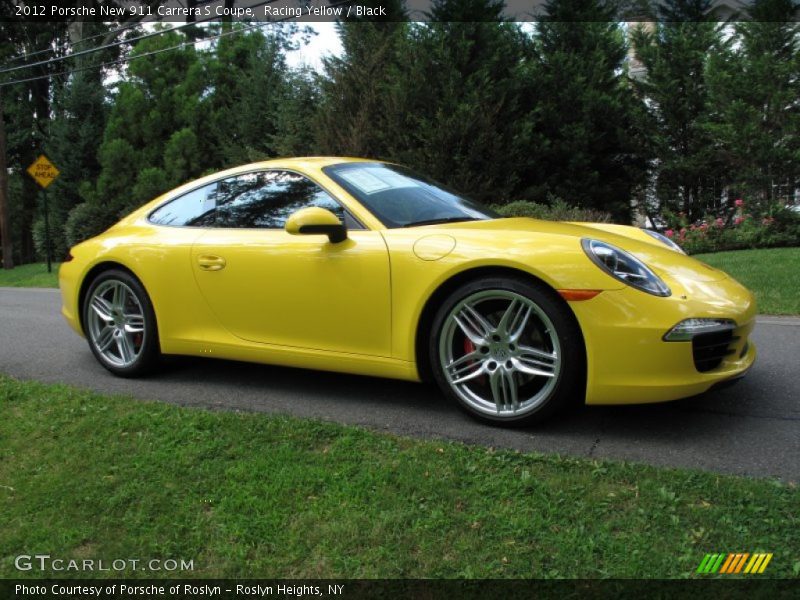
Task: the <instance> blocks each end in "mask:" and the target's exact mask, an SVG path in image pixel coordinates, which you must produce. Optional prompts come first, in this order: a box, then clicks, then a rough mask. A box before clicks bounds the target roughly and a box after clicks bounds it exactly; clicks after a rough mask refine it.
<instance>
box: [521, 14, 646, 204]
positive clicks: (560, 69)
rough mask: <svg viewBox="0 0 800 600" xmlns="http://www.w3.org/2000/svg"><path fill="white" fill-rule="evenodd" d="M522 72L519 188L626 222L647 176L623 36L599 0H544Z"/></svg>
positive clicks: (641, 135)
mask: <svg viewBox="0 0 800 600" xmlns="http://www.w3.org/2000/svg"><path fill="white" fill-rule="evenodd" d="M545 8H546V14H545V16H544V17H543V19H542V21H541V23H540V24H539V27H538V29H537V35H536V38H535V57H534V60H533V61H532V62H531V65H530V69H529V74H528V77H529V81H528V95H527V108H528V111H529V112H528V118H529V119H530V121H531V123H532V129H533V139H532V143H531V148H530V150H531V151H530V157H531V163H530V166H529V168H528V169H527V170H526V173H527V174H528V178H527V181H526V184H527V185H528V186H529V187H530V189H531V193H532V195H533V196H534V197H535V198H542V199H544V198H546V197H548V196H550V197H553V196H555V197H558V198H563V199H564V200H566V201H567V202H569V203H572V204H577V205H579V206H581V207H585V208H595V209H601V210H607V211H609V212H611V213H612V214H613V215H614V216H615V217H616V218H617V219H621V220H626V219H628V218H629V216H630V215H629V213H630V206H631V200H632V197H633V195H634V193H635V190H636V188H637V187H638V186H640V185H641V184H642V183H643V182H644V180H645V175H646V169H647V163H646V160H645V159H646V156H645V154H646V144H645V140H644V136H643V133H642V130H641V128H640V127H639V124H640V119H639V118H637V113H638V112H640V111H642V110H643V105H642V103H641V102H640V101H638V100H637V99H636V97H635V95H634V94H633V92H632V89H631V85H630V82H629V80H628V78H627V76H626V73H625V70H624V69H623V64H624V61H625V57H626V54H627V47H626V44H625V37H624V33H623V31H622V29H621V27H620V25H619V24H618V23H617V22H616V20H615V18H614V17H615V15H614V10H613V8H612V7H611V6H610V5H609V4H607V3H605V2H602V1H601V0H550V1H549V2H547V3H546V5H545Z"/></svg>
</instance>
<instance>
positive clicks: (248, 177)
mask: <svg viewBox="0 0 800 600" xmlns="http://www.w3.org/2000/svg"><path fill="white" fill-rule="evenodd" d="M214 200H215V202H216V212H215V220H214V226H215V227H247V228H266V229H281V228H283V226H284V225H285V223H286V219H288V218H289V215H291V214H292V213H293V212H295V211H296V210H299V209H301V208H305V207H308V206H319V207H321V208H327V209H328V210H329V211H331V212H332V213H333V214H335V215H336V216H337V217H339V219H342V220H343V219H344V218H345V211H344V208H343V207H342V205H341V204H339V203H338V202H337V201H336V200H334V199H333V198H331V197H330V196H329V195H328V193H327V192H326V191H325V190H323V189H322V188H321V187H319V186H318V185H317V184H316V183H314V182H313V181H310V180H309V179H306V178H305V177H303V176H302V175H298V174H297V173H291V172H288V171H259V172H254V173H246V174H244V175H238V176H236V177H231V178H229V179H225V180H223V181H220V182H219V183H218V184H217V189H216V192H215V194H214Z"/></svg>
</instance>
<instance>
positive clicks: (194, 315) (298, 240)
mask: <svg viewBox="0 0 800 600" xmlns="http://www.w3.org/2000/svg"><path fill="white" fill-rule="evenodd" d="M59 278H60V286H61V294H62V299H63V310H62V312H63V314H64V316H65V317H66V319H67V321H68V322H69V324H70V325H71V326H72V327H73V328H74V329H75V331H77V332H78V333H79V334H81V335H83V336H85V337H86V338H87V340H88V342H89V348H90V349H91V351H92V352H93V353H94V355H95V357H96V358H97V360H98V361H99V362H100V364H101V365H103V366H104V367H105V368H106V369H108V370H109V371H111V372H112V373H114V374H116V375H121V376H125V377H129V376H135V375H141V374H144V373H146V372H147V371H149V370H150V369H151V368H152V367H153V366H154V365H155V364H156V363H157V362H158V358H159V357H160V356H161V355H162V354H183V355H195V356H204V357H218V358H225V359H233V360H241V361H251V362H257V363H270V364H276V365H286V366H290V367H304V368H310V369H325V370H330V371H342V372H348V373H357V374H363V375H374V376H380V377H391V378H397V379H406V380H412V381H419V380H424V381H435V382H436V383H437V384H438V385H439V386H440V387H441V389H442V391H443V392H444V393H445V394H446V395H448V396H450V397H452V398H453V399H454V400H456V402H457V403H458V404H459V406H461V407H462V408H463V409H464V410H466V411H467V412H468V413H469V414H471V415H473V416H475V417H478V418H481V419H483V420H486V421H491V422H495V423H502V424H523V423H531V422H533V421H535V420H539V419H541V418H543V417H545V416H547V415H550V414H552V413H553V412H554V411H555V410H557V409H559V408H560V407H563V406H565V405H567V404H569V403H570V401H571V399H579V400H580V401H582V402H585V403H587V404H628V403H640V402H660V401H665V400H673V399H677V398H683V397H687V396H692V395H695V394H699V393H701V392H704V391H706V390H708V389H709V388H711V387H712V386H714V385H715V384H719V383H723V382H728V381H730V380H733V379H736V378H738V377H740V376H742V375H743V374H744V373H745V372H746V371H747V369H748V368H749V367H750V366H751V365H752V364H753V361H754V360H755V356H756V349H755V347H754V346H753V344H752V343H751V342H749V341H748V335H749V334H750V332H751V331H752V329H753V326H754V323H755V313H756V307H755V302H754V300H753V296H752V295H751V293H750V292H749V291H748V290H747V289H745V288H744V287H742V286H741V285H740V284H739V283H737V282H736V281H734V280H733V279H731V278H730V277H729V276H728V275H726V274H725V273H723V272H721V271H718V270H716V269H713V268H711V267H709V266H708V265H705V264H703V263H701V262H698V261H696V260H694V259H692V258H689V257H688V256H685V255H684V254H683V252H682V251H681V249H680V248H679V247H677V246H676V245H675V244H674V243H672V242H671V241H670V240H669V239H668V238H666V237H664V236H662V235H660V234H658V233H656V232H653V231H647V230H641V229H637V228H634V227H628V226H623V225H609V224H597V223H554V222H547V221H538V220H535V219H527V218H500V217H499V216H498V215H496V214H494V213H493V212H492V211H490V210H488V209H487V208H485V207H483V206H481V205H479V204H477V203H475V202H472V201H470V200H468V199H467V198H465V197H464V196H462V195H460V194H458V193H456V192H453V191H452V190H449V189H446V188H444V187H442V186H441V185H438V184H436V183H434V182H432V181H430V180H429V179H428V178H426V177H424V176H422V175H419V174H417V173H414V172H412V171H410V170H408V169H406V168H404V167H401V166H398V165H394V164H389V163H384V162H378V161H373V160H361V159H352V158H295V159H286V160H274V161H267V162H260V163H256V164H251V165H245V166H242V167H237V168H235V169H230V170H227V171H223V172H220V173H217V174H215V175H211V176H208V177H204V178H202V179H198V180H196V181H192V182H190V183H187V184H185V185H183V186H181V187H179V188H177V189H175V190H173V191H171V192H168V193H167V194H164V195H163V196H160V197H159V198H156V199H155V200H153V201H152V202H150V203H149V204H146V205H145V206H143V207H141V208H140V209H138V210H136V211H135V212H133V213H132V214H130V215H128V216H127V217H125V218H123V219H122V220H121V221H120V222H119V223H117V224H116V225H114V226H113V227H111V228H110V229H108V230H107V231H106V232H104V233H102V234H101V235H99V236H97V237H95V238H93V239H90V240H88V241H85V242H83V243H81V244H78V245H77V246H75V247H74V248H72V249H71V251H70V255H69V257H67V260H66V262H64V264H63V265H62V266H61V271H60V275H59Z"/></svg>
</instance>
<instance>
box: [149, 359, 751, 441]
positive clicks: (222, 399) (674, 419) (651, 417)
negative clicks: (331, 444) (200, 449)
mask: <svg viewBox="0 0 800 600" xmlns="http://www.w3.org/2000/svg"><path fill="white" fill-rule="evenodd" d="M155 378H156V379H158V380H159V381H160V382H161V383H169V384H171V385H170V387H172V385H175V386H179V387H181V388H187V387H188V388H196V389H197V393H194V394H193V395H192V400H191V401H190V402H181V403H182V404H186V403H188V404H193V405H197V406H205V407H209V408H214V409H220V410H226V409H233V410H247V411H255V412H275V413H288V414H294V415H297V416H304V417H309V416H310V417H316V418H322V419H326V420H333V421H341V422H345V423H357V424H363V425H367V426H377V427H379V428H389V427H391V428H392V429H394V430H399V431H401V432H409V433H420V434H426V433H434V434H435V433H438V434H440V435H441V436H442V437H449V438H457V439H462V440H464V441H469V440H471V439H475V440H476V441H483V442H486V441H487V440H488V441H491V440H510V439H512V438H513V437H514V436H533V437H537V438H540V439H549V440H553V441H555V440H557V439H559V438H564V439H565V440H566V439H570V440H571V442H573V443H575V444H577V445H586V446H587V447H589V445H590V444H592V443H595V442H596V441H597V440H599V439H601V438H614V439H616V440H619V441H623V440H627V441H628V442H634V443H635V442H636V441H637V440H640V439H644V438H648V439H649V440H650V441H651V442H658V441H659V440H662V441H664V442H667V441H669V442H670V443H675V442H679V441H681V440H687V441H688V440H692V439H694V438H696V437H698V436H703V437H704V438H706V439H708V440H713V439H715V438H717V437H724V438H726V439H727V438H730V436H731V435H734V434H735V431H736V430H737V429H738V427H736V426H735V423H734V426H732V425H731V419H732V417H735V416H736V415H735V414H733V413H730V412H729V410H730V405H731V404H732V400H731V395H730V394H731V392H728V391H727V390H724V391H720V392H710V393H707V394H705V395H702V396H698V397H694V398H690V399H686V400H680V401H675V402H668V403H661V404H646V405H629V406H590V407H586V406H583V407H575V408H572V409H570V410H568V411H566V412H565V413H562V414H559V415H558V416H556V417H554V418H552V419H549V420H547V421H545V422H544V423H541V424H538V425H535V426H528V427H523V428H517V429H505V430H500V429H499V428H497V427H491V426H489V425H486V424H482V423H479V422H477V421H475V420H474V419H471V418H469V417H468V416H467V415H465V414H464V413H463V412H462V411H460V410H458V408H457V407H456V406H455V404H454V403H452V402H451V401H450V400H448V399H446V398H445V397H444V396H442V394H441V393H440V392H439V391H438V389H437V388H436V387H435V386H434V385H431V384H419V383H413V382H405V381H396V380H388V379H381V378H375V377H365V376H358V375H348V374H340V373H330V372H321V371H310V370H305V369H293V368H286V367H276V366H270V365H260V364H250V363H242V362H235V361H226V360H214V359H198V358H185V357H176V358H171V359H169V361H168V363H167V365H166V366H165V368H164V369H163V370H162V371H161V372H160V373H159V374H158V375H156V376H155ZM730 389H734V388H730ZM740 420H741V419H740ZM490 430H491V431H493V432H494V433H487V432H488V431H490ZM501 432H502V433H501Z"/></svg>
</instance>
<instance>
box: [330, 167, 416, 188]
mask: <svg viewBox="0 0 800 600" xmlns="http://www.w3.org/2000/svg"><path fill="white" fill-rule="evenodd" d="M339 176H340V177H341V178H342V179H344V180H345V181H347V182H348V183H350V184H351V185H354V186H355V187H357V188H358V189H359V190H360V191H361V192H363V193H364V194H374V193H376V192H382V191H384V190H388V189H397V188H403V187H414V186H415V185H416V184H415V183H414V181H413V180H411V179H409V178H408V177H403V176H402V175H400V174H398V173H395V172H393V171H390V170H389V169H380V168H378V169H348V170H346V171H344V172H342V173H341V174H340V175H339Z"/></svg>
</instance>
